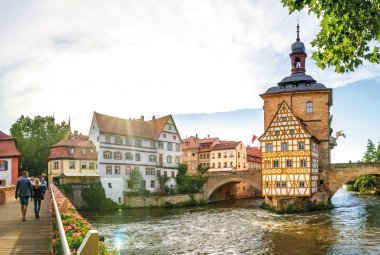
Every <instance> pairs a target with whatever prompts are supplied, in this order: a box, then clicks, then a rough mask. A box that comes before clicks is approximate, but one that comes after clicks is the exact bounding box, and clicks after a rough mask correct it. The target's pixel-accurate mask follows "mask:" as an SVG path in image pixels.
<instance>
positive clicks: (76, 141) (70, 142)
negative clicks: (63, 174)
mask: <svg viewBox="0 0 380 255" xmlns="http://www.w3.org/2000/svg"><path fill="white" fill-rule="evenodd" d="M69 147H74V148H76V149H75V150H74V155H70V150H69ZM82 148H86V149H87V148H92V150H86V153H85V154H83V153H82V150H81V149H82ZM59 158H72V159H92V160H96V159H97V153H96V147H95V145H94V144H93V143H92V141H90V140H88V137H87V136H82V135H81V136H73V137H70V138H69V139H64V140H61V141H59V142H58V143H56V144H54V145H53V146H52V147H51V149H50V154H49V157H48V159H49V160H52V159H59Z"/></svg>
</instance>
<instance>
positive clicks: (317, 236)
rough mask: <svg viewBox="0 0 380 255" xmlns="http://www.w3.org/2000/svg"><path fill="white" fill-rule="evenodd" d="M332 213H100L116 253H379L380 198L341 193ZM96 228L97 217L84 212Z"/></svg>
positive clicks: (225, 207) (244, 209)
mask: <svg viewBox="0 0 380 255" xmlns="http://www.w3.org/2000/svg"><path fill="white" fill-rule="evenodd" d="M332 201H333V203H334V205H335V208H334V209H333V210H331V211H321V212H310V213H304V214H297V215H285V216H281V215H277V214H274V213H270V212H267V211H265V210H262V209H261V208H260V207H259V204H260V203H261V202H262V200H240V201H231V202H223V203H216V204H211V205H207V206H203V207H197V208H173V209H164V208H150V209H129V210H123V211H122V212H107V213H105V212H103V213H100V214H99V217H98V219H99V222H98V226H99V231H100V232H101V234H102V235H104V236H105V239H106V243H107V245H108V246H109V247H110V248H111V249H116V250H117V252H115V254H380V252H379V251H380V244H379V234H380V233H379V229H380V222H379V221H380V220H379V215H380V199H379V198H378V197H370V196H358V195H353V194H350V193H347V192H345V191H339V192H338V193H337V194H336V195H335V196H334V197H333V200H332ZM83 214H84V216H86V217H87V218H88V219H89V220H90V222H91V223H93V224H94V225H96V217H95V215H94V214H93V213H90V212H87V213H86V212H85V213H83Z"/></svg>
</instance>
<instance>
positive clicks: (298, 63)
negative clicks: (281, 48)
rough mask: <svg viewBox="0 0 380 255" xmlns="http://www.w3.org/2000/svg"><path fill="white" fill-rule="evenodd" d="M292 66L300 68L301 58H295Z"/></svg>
mask: <svg viewBox="0 0 380 255" xmlns="http://www.w3.org/2000/svg"><path fill="white" fill-rule="evenodd" d="M294 67H295V68H300V67H301V60H300V58H296V59H295V60H294Z"/></svg>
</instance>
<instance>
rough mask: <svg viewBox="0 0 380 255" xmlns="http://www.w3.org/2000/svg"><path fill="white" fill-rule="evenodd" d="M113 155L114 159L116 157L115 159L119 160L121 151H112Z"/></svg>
mask: <svg viewBox="0 0 380 255" xmlns="http://www.w3.org/2000/svg"><path fill="white" fill-rule="evenodd" d="M113 157H114V159H117V160H120V159H121V157H122V156H121V152H120V151H115V152H114V153H113Z"/></svg>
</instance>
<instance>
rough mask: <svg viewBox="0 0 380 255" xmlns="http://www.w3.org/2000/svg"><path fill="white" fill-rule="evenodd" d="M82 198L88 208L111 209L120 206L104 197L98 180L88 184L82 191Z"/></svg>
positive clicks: (103, 191)
mask: <svg viewBox="0 0 380 255" xmlns="http://www.w3.org/2000/svg"><path fill="white" fill-rule="evenodd" d="M82 198H83V200H84V201H85V202H86V204H87V206H88V209H90V210H99V209H102V210H112V209H117V208H120V206H119V205H118V204H117V203H115V202H114V201H112V199H110V198H106V193H105V190H104V188H103V186H102V184H101V183H100V182H97V183H93V184H90V186H89V187H88V188H86V189H84V190H83V191H82Z"/></svg>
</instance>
